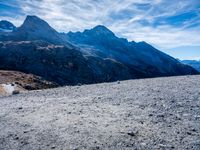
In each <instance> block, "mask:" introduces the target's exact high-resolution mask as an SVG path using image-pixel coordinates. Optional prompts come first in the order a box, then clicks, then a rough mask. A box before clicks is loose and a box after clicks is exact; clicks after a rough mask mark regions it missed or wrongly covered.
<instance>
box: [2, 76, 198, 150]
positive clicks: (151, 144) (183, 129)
mask: <svg viewBox="0 0 200 150" xmlns="http://www.w3.org/2000/svg"><path fill="white" fill-rule="evenodd" d="M39 149H41V150H43V149H44V150H46V149H47V150H49V149H56V150H68V149H69V150H81V149H91V150H92V149H93V150H96V149H109V150H110V149H111V150H116V149H119V150H124V149H125V150H126V149H131V150H134V149H139V150H140V149H141V150H142V149H149V150H151V149H163V150H164V149H166V150H170V149H180V150H184V149H188V150H192V149H194V150H199V149H200V76H181V77H169V78H155V79H141V80H128V81H123V82H114V83H103V84H95V85H83V86H71V87H70V86H68V87H63V88H57V89H49V90H44V91H32V92H29V93H23V94H19V95H13V96H7V97H0V150H39Z"/></svg>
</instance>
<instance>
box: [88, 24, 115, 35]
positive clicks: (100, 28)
mask: <svg viewBox="0 0 200 150" xmlns="http://www.w3.org/2000/svg"><path fill="white" fill-rule="evenodd" d="M88 32H89V33H91V32H92V33H94V34H101V35H112V36H114V33H113V32H112V31H111V30H109V29H108V28H107V27H105V26H103V25H97V26H95V27H94V28H92V29H90V30H85V31H84V33H88Z"/></svg>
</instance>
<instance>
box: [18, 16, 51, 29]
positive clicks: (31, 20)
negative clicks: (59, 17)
mask: <svg viewBox="0 0 200 150" xmlns="http://www.w3.org/2000/svg"><path fill="white" fill-rule="evenodd" d="M33 25H34V26H40V27H44V28H45V27H46V26H49V24H48V23H47V22H46V21H44V20H42V19H41V18H39V17H37V16H31V15H28V16H27V17H26V19H25V20H24V23H23V25H22V26H27V27H31V26H33Z"/></svg>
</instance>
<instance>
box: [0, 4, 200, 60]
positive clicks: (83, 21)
mask: <svg viewBox="0 0 200 150" xmlns="http://www.w3.org/2000/svg"><path fill="white" fill-rule="evenodd" d="M26 15H36V16H38V17H40V18H42V19H44V20H46V21H47V22H48V23H49V24H50V25H51V26H52V27H53V28H55V29H56V30H57V31H59V32H68V31H83V30H84V29H90V28H93V27H94V26H96V25H104V26H106V27H108V28H109V29H110V30H112V31H113V32H114V33H115V34H116V35H117V36H119V37H123V38H127V39H128V40H129V41H136V42H138V41H146V42H148V43H150V44H152V45H153V46H155V47H156V48H158V49H160V50H162V51H164V52H166V53H168V54H170V55H172V56H173V57H176V58H179V59H200V0H0V20H9V21H11V22H12V23H14V24H15V25H16V26H20V25H21V24H22V23H23V20H24V19H25V17H26Z"/></svg>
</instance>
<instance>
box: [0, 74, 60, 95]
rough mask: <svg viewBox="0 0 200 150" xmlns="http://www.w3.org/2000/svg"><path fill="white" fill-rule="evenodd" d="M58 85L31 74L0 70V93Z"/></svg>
mask: <svg viewBox="0 0 200 150" xmlns="http://www.w3.org/2000/svg"><path fill="white" fill-rule="evenodd" d="M57 86H58V85H57V84H55V83H53V82H49V81H46V80H44V79H43V78H41V77H38V76H35V75H33V74H25V73H23V72H19V71H7V70H0V95H2V94H3V95H5V94H12V92H13V91H14V90H19V91H26V90H39V89H47V88H53V87H57Z"/></svg>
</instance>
